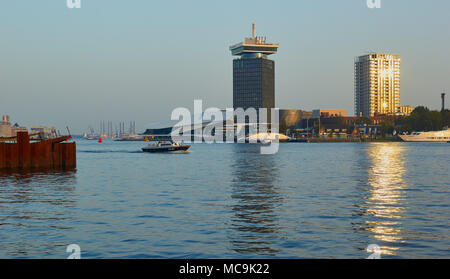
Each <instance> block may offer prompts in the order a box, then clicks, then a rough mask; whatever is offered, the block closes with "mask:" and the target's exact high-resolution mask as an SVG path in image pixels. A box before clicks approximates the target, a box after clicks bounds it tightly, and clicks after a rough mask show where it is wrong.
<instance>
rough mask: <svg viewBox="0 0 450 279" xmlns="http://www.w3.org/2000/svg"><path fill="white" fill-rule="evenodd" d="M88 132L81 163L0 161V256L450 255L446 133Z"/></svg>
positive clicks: (449, 147) (449, 156)
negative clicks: (181, 135) (394, 138)
mask: <svg viewBox="0 0 450 279" xmlns="http://www.w3.org/2000/svg"><path fill="white" fill-rule="evenodd" d="M144 144H145V143H142V142H110V141H107V142H105V143H103V144H98V143H96V142H93V141H84V140H79V141H78V146H77V148H78V153H77V156H78V169H77V171H76V172H48V173H42V172H36V173H13V174H11V173H6V174H5V173H2V174H0V257H1V258H43V257H44V258H66V257H67V256H68V255H69V254H68V253H66V247H67V245H69V244H72V243H75V244H78V245H79V246H80V247H81V253H82V257H83V258H262V257H263V258H265V257H276V258H366V257H368V256H369V253H367V251H366V248H367V246H368V245H369V244H377V245H379V246H380V247H381V250H382V258H448V257H450V222H449V221H450V200H449V197H450V195H449V194H450V179H449V178H450V177H449V165H450V144H439V143H371V144H369V143H366V144H360V143H340V144H331V143H330V144H301V143H298V144H297V143H293V144H282V145H281V146H280V151H279V152H278V153H277V154H275V155H261V154H259V148H258V147H257V146H254V145H243V144H213V145H207V144H196V145H194V146H193V147H192V148H191V152H189V153H186V154H145V153H142V152H140V148H141V147H142V146H143V145H144Z"/></svg>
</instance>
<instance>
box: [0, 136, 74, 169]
mask: <svg viewBox="0 0 450 279" xmlns="http://www.w3.org/2000/svg"><path fill="white" fill-rule="evenodd" d="M69 139H71V136H64V137H58V138H54V139H49V140H42V141H37V142H30V136H29V135H28V132H18V133H17V137H16V142H14V143H6V142H0V170H2V169H75V168H76V165H77V162H76V143H75V142H65V141H67V140H69Z"/></svg>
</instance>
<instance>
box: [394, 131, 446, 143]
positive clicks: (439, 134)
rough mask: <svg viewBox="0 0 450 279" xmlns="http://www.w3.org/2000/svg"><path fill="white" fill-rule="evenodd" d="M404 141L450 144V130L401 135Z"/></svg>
mask: <svg viewBox="0 0 450 279" xmlns="http://www.w3.org/2000/svg"><path fill="white" fill-rule="evenodd" d="M399 137H400V138H401V139H402V140H403V141H412V142H450V129H446V130H442V131H430V132H414V133H411V134H410V135H399Z"/></svg>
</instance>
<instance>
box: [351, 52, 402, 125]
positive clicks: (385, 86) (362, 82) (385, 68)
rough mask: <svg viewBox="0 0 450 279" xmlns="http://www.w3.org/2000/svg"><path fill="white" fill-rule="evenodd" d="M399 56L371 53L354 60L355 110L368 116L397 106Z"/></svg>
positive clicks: (396, 109) (398, 98)
mask: <svg viewBox="0 0 450 279" xmlns="http://www.w3.org/2000/svg"><path fill="white" fill-rule="evenodd" d="M400 63H401V59H400V56H398V55H394V54H376V53H371V54H367V55H363V56H359V57H357V58H356V60H355V114H356V115H357V116H364V117H370V116H374V115H377V114H396V113H398V112H399V109H400Z"/></svg>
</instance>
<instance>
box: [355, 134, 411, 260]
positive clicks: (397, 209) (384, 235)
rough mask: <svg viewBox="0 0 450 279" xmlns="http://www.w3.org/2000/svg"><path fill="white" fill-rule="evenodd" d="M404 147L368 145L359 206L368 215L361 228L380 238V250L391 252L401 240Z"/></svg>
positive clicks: (394, 250)
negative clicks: (362, 198) (363, 194)
mask: <svg viewBox="0 0 450 279" xmlns="http://www.w3.org/2000/svg"><path fill="white" fill-rule="evenodd" d="M405 148H406V147H405V146H404V145H402V144H395V143H388V144H385V143H380V144H378V143H376V144H370V147H369V149H368V157H369V168H368V186H369V187H368V192H369V196H368V197H367V200H366V201H365V205H364V206H363V207H364V208H365V215H366V217H368V218H367V221H366V224H365V230H367V231H369V232H370V233H372V234H373V237H375V239H376V240H378V241H380V244H379V245H380V246H381V249H382V253H383V254H389V255H395V254H396V250H398V248H397V247H396V244H398V243H402V242H403V236H402V230H401V225H402V218H403V212H404V211H405V209H404V203H403V200H404V196H405V193H404V189H405V181H404V180H403V176H404V175H405V166H404V157H403V153H404V151H405V150H404V149H405ZM376 244H377V243H376ZM383 245H385V246H383Z"/></svg>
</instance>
